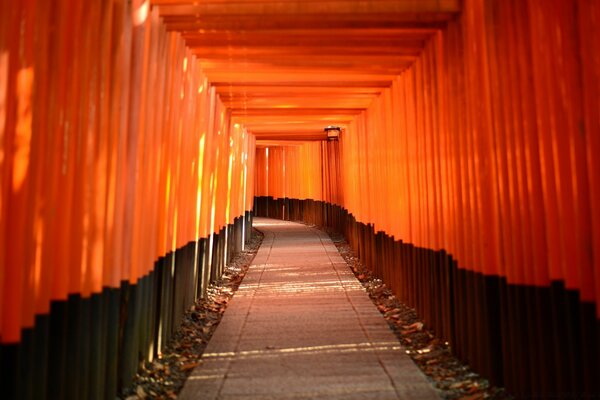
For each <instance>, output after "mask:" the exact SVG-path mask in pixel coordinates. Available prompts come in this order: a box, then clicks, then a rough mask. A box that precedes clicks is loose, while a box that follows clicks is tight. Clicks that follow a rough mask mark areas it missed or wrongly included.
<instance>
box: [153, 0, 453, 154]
mask: <svg viewBox="0 0 600 400" xmlns="http://www.w3.org/2000/svg"><path fill="white" fill-rule="evenodd" d="M151 3H152V4H153V6H156V7H159V11H160V14H161V16H162V17H163V19H164V21H165V22H166V24H167V27H168V29H170V30H177V31H180V32H181V33H182V34H183V37H184V38H185V40H186V43H187V45H188V46H189V47H190V48H191V49H192V50H193V52H194V53H195V54H196V55H197V56H198V57H199V59H200V61H201V63H202V67H203V69H204V71H205V72H206V74H207V76H208V78H209V80H210V81H211V82H212V84H213V85H214V86H215V87H216V90H217V93H218V94H219V96H220V97H221V99H222V100H223V102H224V103H225V104H226V105H227V106H228V107H229V108H230V109H231V110H232V113H233V116H234V118H235V120H236V122H241V123H244V124H245V125H246V126H247V127H248V129H249V130H250V131H251V132H252V133H254V134H255V135H256V136H257V139H258V140H259V144H260V143H261V142H262V143H263V144H265V143H270V144H273V143H280V142H281V141H287V140H295V141H303V140H322V139H324V137H325V134H324V132H323V128H324V127H325V126H327V125H339V126H344V125H345V124H347V123H348V122H349V121H351V120H352V118H353V117H354V116H355V115H356V114H358V113H360V112H361V110H363V109H365V108H366V107H368V105H369V104H370V103H371V101H372V99H373V98H374V96H377V95H378V94H379V93H380V92H381V90H382V89H383V88H385V87H387V86H389V85H390V83H391V80H392V79H393V78H394V76H396V75H397V74H399V73H400V72H402V71H403V70H404V69H406V68H407V67H408V66H409V65H410V64H411V63H412V62H413V61H414V60H415V59H416V58H417V57H418V56H419V54H420V52H421V50H422V48H423V45H424V43H425V42H426V40H427V39H428V37H429V36H430V35H432V34H433V33H435V31H436V30H437V29H440V28H441V27H443V26H444V24H445V23H446V21H447V20H448V19H450V18H453V17H454V15H455V14H456V13H458V12H459V11H460V0H374V1H359V0H302V1H294V0H278V1H266V0H206V1H205V0H151Z"/></svg>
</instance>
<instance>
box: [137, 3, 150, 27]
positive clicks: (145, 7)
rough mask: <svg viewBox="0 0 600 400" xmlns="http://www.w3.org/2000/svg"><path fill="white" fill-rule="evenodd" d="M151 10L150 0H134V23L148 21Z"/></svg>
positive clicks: (138, 23) (139, 23)
mask: <svg viewBox="0 0 600 400" xmlns="http://www.w3.org/2000/svg"><path fill="white" fill-rule="evenodd" d="M149 11H150V2H149V1H148V0H137V1H134V5H133V25H134V26H139V25H142V24H143V23H144V22H146V19H148V13H149Z"/></svg>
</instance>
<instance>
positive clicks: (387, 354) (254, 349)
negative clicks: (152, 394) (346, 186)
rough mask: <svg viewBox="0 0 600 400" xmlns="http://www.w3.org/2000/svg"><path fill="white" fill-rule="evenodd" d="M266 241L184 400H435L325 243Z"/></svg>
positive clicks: (296, 232) (298, 235)
mask: <svg viewBox="0 0 600 400" xmlns="http://www.w3.org/2000/svg"><path fill="white" fill-rule="evenodd" d="M254 226H255V227H256V228H257V229H259V230H261V231H262V232H264V234H265V237H264V240H263V243H262V246H261V248H260V249H259V251H258V254H257V255H256V257H255V259H254V261H253V263H252V265H251V266H250V269H249V270H248V272H247V274H246V277H245V278H244V280H243V282H242V284H241V285H240V287H239V289H238V291H237V292H236V293H235V295H234V297H233V299H232V300H231V302H230V303H229V306H228V308H227V310H226V311H225V314H224V316H223V319H222V321H221V323H220V324H219V326H218V328H217V330H216V331H215V334H214V336H213V337H212V339H211V341H210V343H209V344H208V347H207V348H206V350H205V352H204V355H203V356H202V363H201V364H200V365H199V366H198V367H196V369H195V370H194V371H193V372H192V374H191V375H190V377H189V378H188V380H187V382H186V384H185V386H184V388H183V390H182V392H181V393H180V398H181V399H437V398H438V396H437V394H436V392H435V391H434V389H433V388H432V386H431V385H430V383H429V382H428V381H427V379H426V377H425V376H424V375H423V373H422V372H421V371H420V370H419V369H418V368H417V366H416V365H415V364H414V363H413V362H412V360H411V359H410V358H409V357H408V356H407V355H406V354H405V350H404V349H403V348H402V347H401V345H400V343H399V342H398V340H397V339H396V337H395V336H394V334H393V333H392V332H391V330H390V329H389V327H388V325H387V322H386V321H385V320H384V318H383V316H382V315H381V314H380V313H379V311H378V310H377V309H376V308H375V306H374V305H373V303H372V302H371V300H370V299H369V297H368V295H367V293H366V292H365V290H364V289H363V287H362V286H361V284H360V283H359V282H358V281H357V280H356V278H355V277H354V275H353V274H352V272H351V271H350V270H349V268H348V266H347V264H346V262H345V261H344V259H343V258H342V257H341V256H340V255H339V253H338V251H337V249H336V247H335V246H334V244H333V243H332V242H331V240H330V239H329V237H328V236H327V235H326V234H325V233H323V232H320V231H318V230H316V229H312V228H309V227H307V226H305V225H301V224H297V223H292V222H286V221H279V220H271V219H265V218H255V225H254Z"/></svg>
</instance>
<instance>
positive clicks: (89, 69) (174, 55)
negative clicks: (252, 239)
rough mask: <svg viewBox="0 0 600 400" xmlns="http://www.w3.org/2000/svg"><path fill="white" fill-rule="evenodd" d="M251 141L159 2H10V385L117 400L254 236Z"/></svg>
mask: <svg viewBox="0 0 600 400" xmlns="http://www.w3.org/2000/svg"><path fill="white" fill-rule="evenodd" d="M254 146H255V141H254V137H253V136H252V135H249V134H248V133H246V131H245V129H244V128H243V127H241V126H240V125H238V124H234V123H232V121H231V119H230V112H229V111H228V110H227V109H226V108H225V107H224V105H223V104H222V103H221V102H220V100H219V99H218V97H217V95H216V92H215V88H214V87H211V85H210V84H209V82H208V81H207V78H206V76H205V75H204V73H203V71H202V70H201V68H200V64H199V61H198V59H197V58H196V57H195V56H194V55H193V54H192V53H191V51H190V50H188V49H187V48H186V46H185V44H184V41H183V39H182V38H181V36H180V35H179V34H178V33H174V32H167V31H166V28H165V26H164V24H163V23H162V22H161V20H160V18H159V15H158V13H157V10H156V9H154V8H151V7H150V6H149V3H148V2H146V1H137V0H134V1H124V0H108V1H106V0H90V1H83V2H82V1H77V0H56V1H46V0H23V1H2V2H0V366H1V373H0V380H1V384H0V387H2V397H3V398H19V399H27V398H76V399H81V398H110V399H114V398H115V395H116V393H117V391H118V390H119V388H122V387H124V386H127V385H128V384H129V383H130V382H131V378H132V376H133V375H134V374H135V372H136V370H137V368H138V366H139V364H140V362H142V361H144V360H148V359H151V358H152V357H154V356H156V354H158V353H159V352H160V351H161V349H162V348H163V347H164V345H165V344H166V341H167V339H168V338H169V336H170V333H171V332H172V331H173V330H174V329H175V328H176V327H177V325H178V323H179V322H180V320H181V318H182V315H183V312H184V310H185V309H186V308H187V307H189V305H190V304H192V302H193V301H194V300H195V299H196V298H198V297H199V296H202V295H203V294H204V293H205V290H206V286H207V284H208V282H210V281H211V280H214V279H217V278H218V277H219V276H220V274H221V272H222V271H223V268H224V265H225V264H226V263H227V261H228V260H229V259H230V258H231V257H232V255H233V254H234V253H235V252H236V251H239V250H241V248H242V246H243V243H244V241H245V240H247V239H248V238H249V234H250V232H251V231H250V227H251V214H250V210H251V207H252V201H253V189H254V186H253V185H252V184H251V182H253V175H252V174H253V165H254V161H253V158H254V154H255V151H254Z"/></svg>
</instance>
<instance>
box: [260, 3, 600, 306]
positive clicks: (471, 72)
mask: <svg viewBox="0 0 600 400" xmlns="http://www.w3.org/2000/svg"><path fill="white" fill-rule="evenodd" d="M583 11H585V12H583ZM598 13H599V7H598V6H597V4H596V3H595V2H589V1H577V2H562V1H556V2H552V6H548V3H547V2H546V1H542V0H533V1H527V2H521V1H505V2H481V1H476V0H468V1H465V2H464V5H463V12H462V14H461V16H460V17H459V18H457V19H456V20H453V21H450V22H449V23H448V25H447V27H446V28H444V29H440V30H438V31H436V32H434V33H431V34H430V35H429V38H428V39H427V40H426V42H425V45H424V49H423V50H422V52H421V53H420V55H419V57H418V58H417V59H416V60H415V61H414V62H413V63H412V64H411V66H410V67H409V68H407V69H406V70H405V71H403V72H400V73H398V74H397V76H396V77H394V78H393V79H392V80H391V82H390V85H389V87H388V88H383V89H381V90H380V91H379V93H378V94H377V95H376V96H375V97H374V98H373V100H372V102H371V104H370V105H369V106H368V107H366V108H365V109H364V110H357V113H356V114H355V115H353V116H352V118H351V119H350V120H349V121H348V120H341V121H340V124H341V125H342V126H343V127H344V132H343V134H342V136H341V139H340V141H339V144H336V145H335V146H336V151H335V152H332V151H331V150H330V149H331V148H332V147H328V146H331V143H329V144H327V143H323V144H312V143H308V142H297V143H295V144H294V145H291V144H292V143H291V142H288V145H287V146H286V145H282V144H281V143H277V142H275V141H274V139H281V140H283V139H285V138H286V135H284V134H281V135H279V136H278V137H269V138H268V139H269V140H270V141H271V142H269V141H265V142H264V143H263V145H264V146H265V147H260V148H259V149H258V150H257V183H256V194H257V195H258V196H272V197H274V198H283V197H288V198H298V199H305V198H311V199H314V200H322V201H325V202H330V203H333V204H338V205H341V206H343V207H344V208H346V209H347V210H348V211H349V212H350V213H352V215H353V216H354V217H356V219H357V220H358V221H359V222H363V223H365V224H373V225H374V229H375V231H383V232H385V233H387V234H389V235H390V236H393V237H394V238H396V239H401V240H403V241H405V242H409V243H412V244H414V245H416V246H421V247H426V248H429V249H433V250H439V249H444V250H446V251H448V252H449V253H450V254H452V255H453V256H454V257H455V258H456V259H457V260H458V263H459V266H460V267H461V268H464V269H467V270H470V271H475V272H480V273H483V274H485V275H494V276H501V277H505V278H506V279H507V282H508V283H509V284H526V285H534V286H541V287H547V286H549V285H550V283H551V281H563V282H565V284H566V287H567V288H568V289H574V290H577V291H578V292H579V295H580V298H581V300H582V301H584V302H595V303H596V304H597V305H600V291H599V288H600V255H599V254H600V253H599V252H600V250H599V248H600V247H599V246H598V243H599V242H598V237H599V236H600V234H599V233H598V232H599V229H600V228H599V226H600V225H599V223H598V221H599V220H598V217H597V216H598V214H599V212H598V210H597V208H598V207H597V204H598V201H597V200H598V193H597V192H598V187H599V182H598V170H599V168H598V164H597V163H598V161H597V160H598V157H597V154H598V152H599V151H600V148H599V147H598V140H597V137H598V136H599V133H600V130H599V128H598V121H599V116H598V112H599V111H598V110H599V109H600V107H599V103H598V96H597V91H598V90H597V89H598V71H599V69H598V68H597V67H598V56H597V53H598V51H597V50H596V47H597V46H596V44H597V43H598V41H597V39H598V28H597V27H596V25H595V24H594V23H593V22H592V21H595V20H596V19H597V18H598V17H599V15H600V14H598ZM327 99H329V97H325V98H324V101H327ZM297 112H298V113H299V112H300V110H298V111H297ZM263 121H264V120H263ZM276 129H277V127H273V131H275V130H276ZM279 129H280V130H282V131H283V130H284V128H283V125H280V126H279ZM285 130H286V131H287V130H288V129H285ZM290 130H291V131H293V129H290ZM259 138H260V136H259ZM259 143H260V142H259ZM269 144H270V145H269ZM267 145H268V151H269V157H268V160H267V158H266V154H265V153H266V147H267ZM338 147H339V150H337V149H338ZM298 155H301V159H302V161H297V157H298ZM315 162H316V165H317V166H318V167H317V169H315V164H314V163H315ZM331 165H339V167H335V168H337V169H339V171H340V172H339V176H336V178H335V179H338V180H339V181H336V182H337V184H336V185H331V177H330V174H329V167H330V166H331ZM267 166H268V175H267ZM319 169H320V170H321V172H319ZM267 181H268V184H267ZM315 185H316V186H317V187H318V188H319V190H317V191H315V190H314V187H315ZM288 188H292V189H288ZM596 309H597V315H598V316H599V317H600V307H597V308H596Z"/></svg>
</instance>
